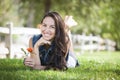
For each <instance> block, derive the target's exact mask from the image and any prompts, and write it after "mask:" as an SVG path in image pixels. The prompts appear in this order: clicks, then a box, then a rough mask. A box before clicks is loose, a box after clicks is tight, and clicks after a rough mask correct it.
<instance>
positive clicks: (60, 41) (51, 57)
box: [24, 12, 78, 70]
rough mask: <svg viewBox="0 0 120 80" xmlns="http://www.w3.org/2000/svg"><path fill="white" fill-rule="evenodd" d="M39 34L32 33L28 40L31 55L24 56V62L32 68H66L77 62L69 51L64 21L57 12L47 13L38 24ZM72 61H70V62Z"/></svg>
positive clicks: (73, 65)
mask: <svg viewBox="0 0 120 80" xmlns="http://www.w3.org/2000/svg"><path fill="white" fill-rule="evenodd" d="M40 30H41V34H39V35H34V36H33V37H32V38H31V39H30V41H29V47H30V48H32V49H33V51H32V53H31V54H34V56H33V57H26V58H25V60H24V64H25V65H26V66H29V67H32V68H33V69H39V70H45V69H54V70H66V69H67V68H68V67H71V66H70V65H72V67H75V66H76V65H77V64H78V62H77V60H76V59H74V57H72V56H70V54H73V53H71V52H70V40H69V37H68V35H67V33H66V32H65V23H64V21H63V19H62V18H61V16H60V15H59V14H58V13H57V12H49V13H47V14H46V15H45V16H44V17H43V19H42V21H41V26H40ZM70 61H72V63H71V62H70Z"/></svg>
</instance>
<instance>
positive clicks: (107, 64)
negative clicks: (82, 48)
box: [0, 52, 120, 80]
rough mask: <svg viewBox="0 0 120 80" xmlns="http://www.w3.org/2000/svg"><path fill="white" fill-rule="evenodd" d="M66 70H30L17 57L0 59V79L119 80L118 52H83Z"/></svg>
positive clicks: (119, 60)
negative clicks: (77, 65)
mask: <svg viewBox="0 0 120 80" xmlns="http://www.w3.org/2000/svg"><path fill="white" fill-rule="evenodd" d="M78 59H79V62H80V66H79V67H76V68H70V69H68V70H67V71H52V70H48V71H39V70H31V69H30V68H28V67H25V66H24V65H23V64H22V60H18V59H0V80H120V52H112V53H108V52H95V53H93V54H90V53H84V54H80V55H79V56H78Z"/></svg>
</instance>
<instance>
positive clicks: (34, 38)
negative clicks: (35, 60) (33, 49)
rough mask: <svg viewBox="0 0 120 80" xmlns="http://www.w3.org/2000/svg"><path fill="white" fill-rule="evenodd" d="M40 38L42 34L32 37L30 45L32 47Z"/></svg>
mask: <svg viewBox="0 0 120 80" xmlns="http://www.w3.org/2000/svg"><path fill="white" fill-rule="evenodd" d="M41 37H42V34H38V35H33V37H32V44H33V46H34V44H35V43H36V42H37V41H38V40H39V39H40V38H41Z"/></svg>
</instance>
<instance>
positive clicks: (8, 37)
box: [5, 22, 13, 58]
mask: <svg viewBox="0 0 120 80" xmlns="http://www.w3.org/2000/svg"><path fill="white" fill-rule="evenodd" d="M6 25H7V27H8V29H9V33H8V36H7V38H6V40H5V42H6V47H7V48H8V49H9V54H8V56H7V57H8V58H11V57H12V28H13V23H12V22H9V23H7V24H6Z"/></svg>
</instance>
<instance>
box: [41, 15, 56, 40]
mask: <svg viewBox="0 0 120 80" xmlns="http://www.w3.org/2000/svg"><path fill="white" fill-rule="evenodd" d="M41 34H42V36H43V38H44V39H45V40H48V41H51V40H53V38H54V37H55V21H54V19H52V18H51V17H45V18H44V20H43V22H42V25H41Z"/></svg>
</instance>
